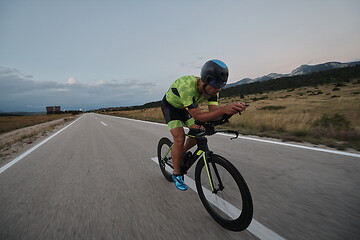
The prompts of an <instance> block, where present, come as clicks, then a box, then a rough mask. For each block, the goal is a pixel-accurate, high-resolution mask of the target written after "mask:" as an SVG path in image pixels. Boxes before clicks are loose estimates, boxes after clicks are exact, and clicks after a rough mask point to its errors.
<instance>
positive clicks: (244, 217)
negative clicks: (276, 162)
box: [195, 154, 253, 231]
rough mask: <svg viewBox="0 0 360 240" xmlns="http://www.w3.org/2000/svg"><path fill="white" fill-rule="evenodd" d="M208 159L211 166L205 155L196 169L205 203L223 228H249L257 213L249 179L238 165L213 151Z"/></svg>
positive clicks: (197, 184) (233, 229)
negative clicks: (239, 169) (205, 160)
mask: <svg viewBox="0 0 360 240" xmlns="http://www.w3.org/2000/svg"><path fill="white" fill-rule="evenodd" d="M207 162H208V164H207V165H208V168H206V166H205V163H204V160H203V158H201V159H200V160H199V161H198V164H197V165H196V170H195V182H196V188H197V191H198V194H199V197H200V199H201V202H202V203H203V205H204V206H205V208H206V210H207V211H208V213H209V214H210V215H211V216H212V217H213V219H214V220H215V221H216V222H217V223H219V224H220V225H221V226H222V227H224V228H226V229H229V230H232V231H243V230H245V229H246V228H247V227H248V226H249V225H250V223H251V220H252V216H253V204H252V199H251V195H250V191H249V188H248V186H247V184H246V182H245V180H244V179H243V177H242V176H241V174H240V172H239V171H238V170H237V169H236V168H235V167H234V165H232V164H231V163H230V162H229V161H227V160H226V159H225V158H223V157H221V156H219V155H215V154H213V155H212V156H211V157H210V158H209V159H207ZM207 169H208V170H207ZM208 173H209V174H208ZM209 176H210V179H211V181H212V183H213V186H214V187H213V188H212V187H211V184H210V180H209Z"/></svg>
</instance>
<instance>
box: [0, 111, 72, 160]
mask: <svg viewBox="0 0 360 240" xmlns="http://www.w3.org/2000/svg"><path fill="white" fill-rule="evenodd" d="M76 118H77V116H74V117H73V118H69V117H66V118H63V119H57V120H53V121H50V122H46V123H41V124H37V125H34V126H30V127H25V128H21V129H17V130H14V131H11V132H8V133H3V134H0V167H2V166H4V165H5V164H7V163H8V162H10V161H11V160H13V159H14V158H16V157H17V156H19V155H21V154H22V153H24V152H25V151H27V150H28V149H30V148H32V147H33V146H35V145H36V144H37V143H39V142H41V141H42V140H44V139H45V138H46V137H48V136H50V135H52V134H53V133H55V132H56V131H58V130H60V129H61V128H63V127H64V126H65V125H67V124H69V123H71V122H72V121H74V120H75V119H76Z"/></svg>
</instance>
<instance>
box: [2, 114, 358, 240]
mask: <svg viewBox="0 0 360 240" xmlns="http://www.w3.org/2000/svg"><path fill="white" fill-rule="evenodd" d="M163 136H167V137H170V134H169V132H168V130H167V128H166V126H164V125H162V124H153V123H148V122H142V121H134V120H129V119H123V118H117V117H112V116H105V115H99V114H84V115H83V116H82V117H80V118H79V119H78V120H77V121H76V122H73V123H72V124H71V125H69V126H67V127H66V128H65V129H63V130H62V131H61V132H59V133H57V134H56V135H54V136H53V137H51V138H49V139H47V140H46V141H45V142H43V143H42V144H40V145H39V146H37V147H36V148H35V149H32V150H31V151H29V152H28V153H26V154H24V155H23V156H21V157H20V158H18V159H17V160H16V161H15V162H12V163H10V165H7V166H4V167H2V168H1V170H0V172H1V173H0V239H227V240H230V239H245V240H247V239H262V240H266V239H289V240H290V239H304V240H305V239H306V240H308V239H326V240H329V239H358V237H359V235H360V188H359V185H360V174H359V172H360V155H359V154H353V155H344V154H342V153H341V152H339V153H337V152H335V153H332V152H322V151H316V150H312V149H302V148H298V147H294V146H286V145H279V144H274V143H271V142H261V141H255V140H252V139H241V138H239V139H236V140H230V137H229V136H224V135H215V136H212V137H210V138H209V145H210V149H211V150H213V151H214V152H216V153H218V154H220V155H222V156H224V157H225V158H227V159H228V160H230V161H231V162H232V163H233V164H234V165H235V166H236V167H237V168H238V169H239V170H240V172H241V173H242V174H243V176H244V178H245V179H246V181H247V183H248V185H249V188H250V191H251V193H252V197H253V201H254V219H253V223H252V225H251V227H250V228H249V229H248V230H245V231H243V232H231V231H228V230H226V229H223V228H222V227H221V226H219V225H218V224H217V223H216V222H215V221H214V220H213V219H212V218H211V217H210V216H209V215H208V213H207V212H206V210H205V209H204V207H203V206H202V204H201V202H200V199H199V197H198V195H197V194H196V192H195V191H193V190H191V189H189V190H188V191H186V192H182V191H178V190H177V189H176V188H175V187H174V186H173V183H169V182H167V181H166V180H165V178H164V177H163V176H162V174H161V172H160V169H159V167H158V165H157V164H156V163H155V162H154V161H152V160H151V159H152V158H154V157H156V146H157V143H158V140H159V139H160V138H161V137H163ZM189 176H191V171H190V173H189Z"/></svg>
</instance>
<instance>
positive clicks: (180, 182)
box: [171, 174, 188, 191]
mask: <svg viewBox="0 0 360 240" xmlns="http://www.w3.org/2000/svg"><path fill="white" fill-rule="evenodd" d="M171 177H172V180H173V181H174V183H175V186H176V187H177V189H179V190H181V191H186V190H187V189H188V186H186V184H185V183H184V175H174V174H172V175H171Z"/></svg>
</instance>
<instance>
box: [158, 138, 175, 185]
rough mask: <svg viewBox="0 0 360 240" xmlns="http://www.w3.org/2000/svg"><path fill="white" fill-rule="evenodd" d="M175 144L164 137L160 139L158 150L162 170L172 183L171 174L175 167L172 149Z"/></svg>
mask: <svg viewBox="0 0 360 240" xmlns="http://www.w3.org/2000/svg"><path fill="white" fill-rule="evenodd" d="M172 145H173V143H172V142H171V141H170V139H168V138H166V137H163V138H162V139H160V141H159V144H158V148H157V155H158V160H159V166H160V170H161V172H162V173H163V175H164V177H165V178H166V180H168V181H169V182H172V181H173V180H172V178H171V172H172V169H173V168H174V167H173V163H172V158H171V148H172Z"/></svg>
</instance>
